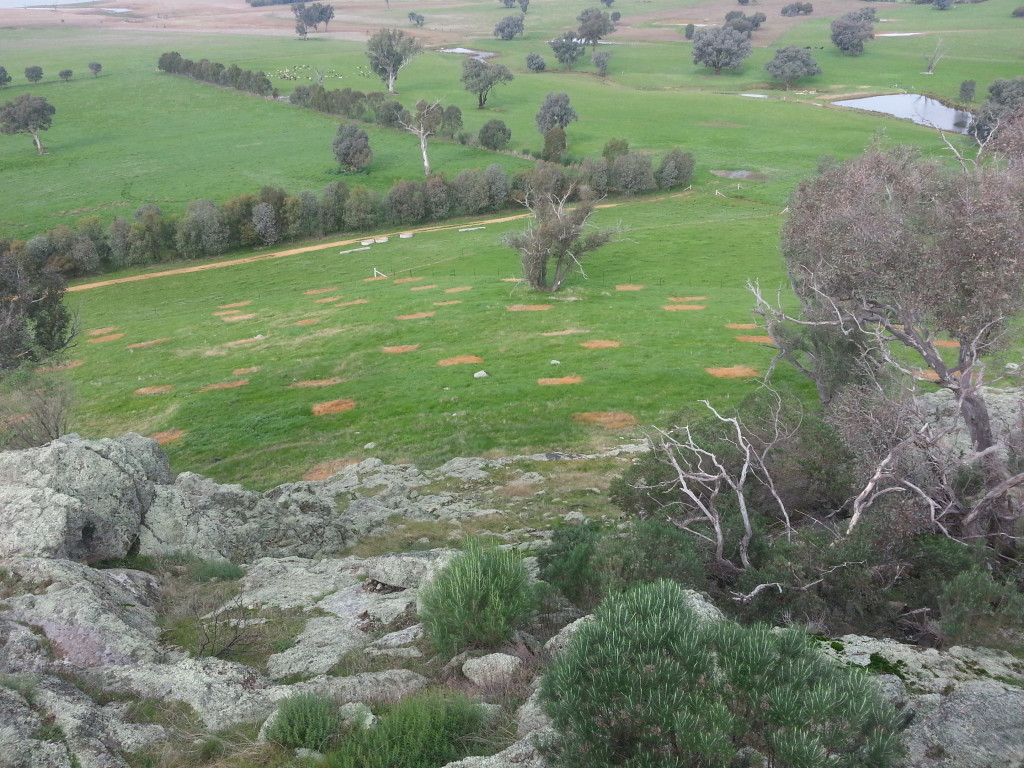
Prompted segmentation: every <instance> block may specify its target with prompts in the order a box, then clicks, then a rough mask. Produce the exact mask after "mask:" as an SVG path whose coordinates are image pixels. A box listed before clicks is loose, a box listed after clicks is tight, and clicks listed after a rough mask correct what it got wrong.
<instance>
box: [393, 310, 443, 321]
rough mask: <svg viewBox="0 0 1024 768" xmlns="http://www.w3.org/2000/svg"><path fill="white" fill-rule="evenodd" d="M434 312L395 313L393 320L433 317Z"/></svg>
mask: <svg viewBox="0 0 1024 768" xmlns="http://www.w3.org/2000/svg"><path fill="white" fill-rule="evenodd" d="M436 314H437V313H436V312H414V313H413V314H411V315H395V320H422V319H423V318H424V317H433V316H434V315H436Z"/></svg>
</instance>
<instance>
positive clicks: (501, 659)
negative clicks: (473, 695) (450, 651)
mask: <svg viewBox="0 0 1024 768" xmlns="http://www.w3.org/2000/svg"><path fill="white" fill-rule="evenodd" d="M522 668H523V660H522V659H520V658H519V657H517V656H510V655H509V654H507V653H489V654H487V655H486V656H480V657H478V658H474V659H467V660H466V662H465V663H464V664H463V665H462V674H464V675H465V676H466V678H467V679H468V680H469V681H470V682H471V683H473V685H476V686H478V687H481V688H491V687H495V686H501V685H508V683H509V682H510V681H511V680H512V679H513V678H514V677H515V676H516V673H518V672H519V670H521V669H522Z"/></svg>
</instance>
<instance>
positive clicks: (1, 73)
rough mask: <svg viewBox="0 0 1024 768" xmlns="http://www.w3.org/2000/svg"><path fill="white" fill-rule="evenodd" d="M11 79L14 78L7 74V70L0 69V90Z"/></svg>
mask: <svg viewBox="0 0 1024 768" xmlns="http://www.w3.org/2000/svg"><path fill="white" fill-rule="evenodd" d="M13 79H14V78H12V77H11V76H10V75H9V74H7V70H6V69H5V68H4V67H0V88H3V87H4V86H5V85H7V84H8V83H9V82H11V80H13Z"/></svg>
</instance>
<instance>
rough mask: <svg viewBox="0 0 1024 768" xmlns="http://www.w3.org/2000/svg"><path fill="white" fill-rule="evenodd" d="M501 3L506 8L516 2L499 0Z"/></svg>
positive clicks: (513, 0)
mask: <svg viewBox="0 0 1024 768" xmlns="http://www.w3.org/2000/svg"><path fill="white" fill-rule="evenodd" d="M501 4H502V5H504V6H505V7H506V8H511V7H512V6H513V5H515V4H516V0H501Z"/></svg>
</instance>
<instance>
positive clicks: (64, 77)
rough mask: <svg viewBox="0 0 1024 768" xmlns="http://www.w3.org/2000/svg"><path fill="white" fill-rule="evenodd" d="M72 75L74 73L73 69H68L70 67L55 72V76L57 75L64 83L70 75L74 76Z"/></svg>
mask: <svg viewBox="0 0 1024 768" xmlns="http://www.w3.org/2000/svg"><path fill="white" fill-rule="evenodd" d="M74 75H75V73H74V71H73V70H70V69H62V70H61V71H60V72H58V73H57V77H59V78H60V79H61V80H63V81H64V82H65V83H66V82H67V81H68V80H70V79H71V78H72V77H74Z"/></svg>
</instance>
